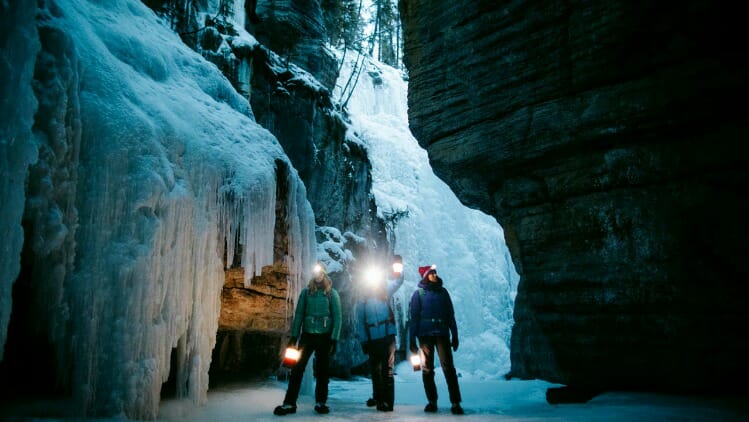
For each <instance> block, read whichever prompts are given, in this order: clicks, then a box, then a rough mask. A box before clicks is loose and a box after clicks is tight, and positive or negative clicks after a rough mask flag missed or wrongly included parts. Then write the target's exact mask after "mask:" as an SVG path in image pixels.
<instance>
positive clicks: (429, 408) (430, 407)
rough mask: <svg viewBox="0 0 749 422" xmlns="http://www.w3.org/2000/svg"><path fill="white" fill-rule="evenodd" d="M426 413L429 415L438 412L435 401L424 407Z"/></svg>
mask: <svg viewBox="0 0 749 422" xmlns="http://www.w3.org/2000/svg"><path fill="white" fill-rule="evenodd" d="M424 411H425V412H429V413H434V412H436V411H437V403H436V402H433V401H430V402H429V403H427V405H426V406H424Z"/></svg>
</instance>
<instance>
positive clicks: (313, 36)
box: [147, 0, 389, 382]
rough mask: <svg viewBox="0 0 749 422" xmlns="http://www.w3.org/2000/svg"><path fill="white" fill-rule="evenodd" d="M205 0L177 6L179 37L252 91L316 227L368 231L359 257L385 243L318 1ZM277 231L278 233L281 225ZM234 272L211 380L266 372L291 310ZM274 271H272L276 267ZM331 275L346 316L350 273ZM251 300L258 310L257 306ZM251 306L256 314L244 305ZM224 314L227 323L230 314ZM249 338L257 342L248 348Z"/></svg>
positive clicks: (349, 327)
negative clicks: (241, 2)
mask: <svg viewBox="0 0 749 422" xmlns="http://www.w3.org/2000/svg"><path fill="white" fill-rule="evenodd" d="M147 3H148V2H147ZM151 3H154V4H153V5H151V7H152V8H153V9H154V10H156V11H157V12H159V13H162V14H166V15H168V16H171V14H173V12H170V10H171V9H170V6H171V4H167V3H166V2H164V1H160V0H153V1H151ZM248 4H249V3H248ZM210 8H211V5H210V4H201V5H197V6H196V5H194V4H190V5H188V4H187V3H185V5H184V7H180V8H178V10H183V9H185V10H190V11H191V14H188V15H186V16H183V15H181V14H177V15H175V16H173V17H172V21H174V22H176V23H175V24H174V28H175V30H176V31H180V32H182V33H184V34H187V35H183V36H182V39H183V41H184V42H185V43H186V44H187V45H190V46H193V48H195V49H196V50H198V51H199V52H200V53H201V54H202V55H203V57H205V58H206V59H208V60H209V61H211V62H213V63H215V64H216V65H217V66H218V67H219V69H221V70H222V72H223V73H224V74H225V75H226V76H227V78H228V79H229V80H230V81H231V82H232V84H233V86H234V87H235V88H236V90H237V91H238V92H240V93H241V94H242V95H243V96H245V97H246V98H248V99H249V101H250V104H251V106H252V110H253V114H254V117H255V120H256V121H257V122H258V123H259V124H260V125H262V126H263V127H264V128H266V129H267V130H268V131H270V132H271V133H272V134H273V135H274V136H275V137H276V138H277V139H278V141H279V142H280V143H281V145H282V146H283V148H284V151H285V152H286V154H287V155H288V157H289V158H290V159H291V162H292V164H293V166H294V168H295V169H296V170H297V172H298V173H299V177H300V178H301V179H302V181H303V182H304V184H305V187H306V190H307V198H308V200H309V202H310V204H311V205H312V209H313V210H314V213H315V223H316V225H317V226H318V227H334V228H336V229H337V230H339V231H340V232H341V233H342V234H344V236H343V239H347V240H351V239H353V238H355V237H361V238H365V239H367V241H368V242H367V244H366V245H364V246H362V245H358V244H356V242H354V241H350V242H349V243H348V244H347V245H346V247H347V249H349V250H352V251H353V252H354V253H355V256H363V255H364V254H368V253H378V251H379V252H381V251H387V250H388V245H389V243H388V240H387V236H386V230H385V225H384V222H383V221H381V220H379V219H378V218H377V215H376V205H375V203H374V197H373V196H372V193H371V189H372V175H371V164H370V162H369V158H368V157H367V152H366V150H365V149H364V148H363V146H362V144H361V143H359V142H357V141H356V140H352V139H350V138H349V137H348V134H347V128H346V123H345V119H346V117H345V114H344V113H342V112H341V111H340V109H339V108H338V107H336V106H334V104H333V102H332V100H331V97H330V95H331V94H330V93H331V91H332V88H333V85H334V84H335V81H336V78H337V76H338V75H337V72H338V69H337V63H336V61H335V59H334V58H333V56H332V55H331V54H330V52H329V51H328V50H327V49H326V48H324V43H325V38H326V31H325V27H324V24H323V14H322V10H321V6H320V2H319V1H312V2H309V1H299V0H283V1H273V2H267V1H262V0H261V1H259V2H258V3H257V7H256V13H257V16H255V17H251V16H238V15H233V14H236V13H237V12H238V10H234V9H233V8H229V9H222V10H223V12H222V13H216V12H215V11H212V9H210ZM206 11H208V12H209V13H208V16H209V17H208V18H206V19H205V21H204V22H200V18H199V17H200V16H202V15H201V13H203V12H206ZM245 12H246V13H247V14H248V15H249V14H250V13H251V11H250V10H246V11H245ZM238 22H244V24H245V25H244V26H245V29H246V30H248V31H249V32H251V33H252V34H253V36H255V37H256V39H257V41H258V42H259V43H248V42H247V41H246V40H245V39H243V38H242V37H241V36H238V35H239V31H240V30H241V28H236V27H234V23H238ZM190 25H192V26H190ZM192 27H196V28H195V29H191V28H192ZM198 27H199V28H200V29H198ZM277 235H278V236H281V237H282V236H284V232H283V230H279V231H277ZM322 237H324V235H323V234H322V233H318V243H322V242H323V241H324V239H322ZM344 243H345V241H344ZM370 249H371V250H370ZM282 256H283V254H280V255H279V257H282ZM334 258H335V257H334ZM279 259H280V258H279ZM233 271H235V272H236V271H238V272H239V274H240V275H241V274H243V272H242V269H241V268H238V269H234V270H231V271H227V284H226V285H225V288H224V289H225V290H224V296H223V298H222V321H220V325H221V326H220V327H219V333H218V337H217V346H216V349H215V350H214V356H213V357H214V359H213V362H212V366H211V382H216V381H217V380H219V381H220V380H225V379H230V378H234V377H240V378H246V377H247V376H263V375H267V374H268V373H269V371H272V370H275V369H277V368H278V365H279V364H280V361H281V354H280V353H281V352H282V348H283V345H285V344H286V343H285V342H286V339H287V334H288V331H289V328H290V322H291V319H290V318H291V315H288V316H287V322H286V323H285V326H284V325H282V324H280V322H281V321H280V320H277V319H274V318H273V317H272V315H274V314H277V313H278V312H280V311H281V310H282V309H280V308H279V306H282V305H283V306H284V308H285V306H286V305H287V304H288V306H289V307H290V310H291V311H292V312H293V309H294V306H295V301H296V297H295V295H294V294H292V296H293V297H292V298H290V299H289V301H288V303H286V302H281V301H278V300H276V299H277V297H276V296H275V294H270V293H268V291H265V289H257V288H255V287H245V286H238V285H234V284H232V281H231V279H232V278H233V277H235V276H236V274H233ZM271 271H272V272H274V274H276V273H277V271H278V269H274V270H271ZM282 272H283V271H281V273H282ZM278 274H280V273H278ZM330 276H331V279H332V280H333V283H334V287H335V288H336V289H338V291H339V293H340V294H341V300H342V303H343V307H344V314H351V309H353V306H354V301H355V298H354V293H353V289H352V281H351V277H350V274H348V272H347V270H346V269H344V270H343V271H340V272H336V273H332V274H330ZM265 277H266V274H265V273H264V274H263V276H262V277H260V279H259V283H261V284H262V283H266V282H267V280H265ZM273 277H275V276H271V278H273ZM270 283H271V284H273V283H272V282H270ZM254 285H255V281H253V286H254ZM257 306H260V307H261V308H258V309H255V307H257ZM250 309H255V311H257V312H255V311H253V312H255V313H253V312H250V313H248V312H249V310H250ZM230 314H231V315H232V318H234V319H235V321H233V323H229V321H228V320H227V319H226V318H228V316H229V315H230ZM266 318H271V319H273V322H272V323H270V325H267V326H257V325H256V324H255V323H253V322H250V320H252V321H255V322H258V321H264V320H266ZM353 324H354V321H353V320H351V319H345V320H344V324H343V328H342V332H341V341H340V343H339V347H338V353H337V354H336V356H334V357H333V361H332V369H331V370H332V372H333V373H334V374H335V375H336V376H344V377H345V376H348V375H349V374H350V368H351V367H352V366H355V365H358V364H360V363H361V361H362V360H363V359H364V357H363V355H362V354H361V349H360V347H359V345H358V342H357V341H355V339H354V335H355V334H354V327H353ZM261 325H262V324H261ZM248 344H253V345H254V346H255V347H246V346H247V345H248Z"/></svg>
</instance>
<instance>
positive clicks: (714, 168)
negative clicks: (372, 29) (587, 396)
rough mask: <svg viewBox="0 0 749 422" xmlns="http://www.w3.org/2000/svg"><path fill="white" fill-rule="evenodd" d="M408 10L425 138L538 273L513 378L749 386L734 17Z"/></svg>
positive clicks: (684, 12) (693, 5) (462, 193)
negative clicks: (747, 380)
mask: <svg viewBox="0 0 749 422" xmlns="http://www.w3.org/2000/svg"><path fill="white" fill-rule="evenodd" d="M400 8H401V14H402V18H403V21H404V34H405V61H406V65H407V67H408V70H409V76H410V84H409V117H410V123H411V127H412V130H413V132H414V134H415V135H416V137H417V138H418V139H419V142H420V143H421V144H422V145H423V146H424V147H426V148H427V149H428V151H429V156H430V160H431V163H432V166H433V167H434V169H435V172H436V173H437V174H438V175H439V176H440V177H442V178H443V179H444V180H445V181H446V182H447V183H448V184H450V186H451V187H452V188H453V190H454V191H455V192H456V193H457V194H458V196H459V197H460V198H461V199H462V200H463V201H464V202H465V203H466V204H468V205H470V206H473V207H476V208H480V209H481V210H483V211H485V212H487V213H489V214H491V215H494V216H495V217H496V218H497V219H498V221H499V222H500V224H501V225H502V226H503V227H504V229H505V234H506V237H507V241H508V245H509V246H510V248H511V251H512V254H513V259H514V261H515V264H516V266H517V269H518V272H519V273H520V274H521V277H522V279H521V282H520V285H519V289H518V296H517V300H516V305H515V306H516V308H515V313H514V316H515V326H514V329H513V334H512V374H511V375H513V376H515V377H520V378H540V379H545V380H548V381H552V382H558V383H563V384H568V385H575V386H582V387H586V388H596V389H599V388H635V389H651V390H652V389H656V390H659V389H662V390H670V391H674V390H676V391H687V390H713V389H719V388H721V387H722V386H723V385H724V384H725V383H726V382H727V381H728V380H731V379H734V378H742V377H745V376H747V374H749V363H747V360H746V358H745V357H746V356H747V353H748V352H749V339H747V335H746V329H745V327H746V326H747V324H748V323H749V315H748V314H747V311H746V309H745V308H746V303H747V297H748V295H747V294H748V293H749V287H747V284H746V280H747V278H748V277H747V276H748V275H749V274H748V273H749V271H747V269H746V266H745V265H743V261H744V254H743V252H740V251H741V250H742V249H743V248H742V243H743V238H744V237H745V236H744V235H745V234H747V233H748V232H749V230H747V229H748V228H749V227H747V222H746V217H745V216H746V215H748V213H749V202H748V201H747V199H746V197H745V195H744V194H743V193H742V191H743V190H744V188H745V187H746V186H747V182H748V181H749V180H748V179H749V177H748V175H747V171H746V170H744V168H745V167H746V164H747V161H748V160H747V158H748V154H747V146H746V139H749V138H748V136H747V135H749V127H748V126H749V125H748V124H747V119H746V117H745V116H744V115H743V114H744V113H743V111H742V109H743V107H737V106H736V105H734V104H742V103H743V102H744V101H745V98H746V94H747V91H748V90H747V82H746V81H747V74H748V72H747V67H746V65H745V64H744V63H746V60H745V59H746V57H745V56H746V53H745V51H746V49H745V48H744V47H742V46H740V44H739V42H738V39H739V38H740V37H739V33H738V29H737V28H739V25H738V24H737V22H736V19H734V18H731V15H732V14H731V13H730V11H728V10H725V9H722V8H721V7H720V6H717V5H712V4H710V3H709V2H695V1H690V2H687V3H684V4H680V5H679V6H678V7H677V8H674V7H671V6H667V5H660V4H651V3H649V2H635V3H632V2H624V1H616V2H605V3H600V4H598V3H585V2H562V1H555V2H551V3H548V2H547V3H544V5H543V6H540V5H538V6H536V5H533V4H529V3H525V2H520V3H512V4H509V5H508V4H499V3H497V4H495V3H494V2H488V1H478V2H477V1H465V0H464V1H457V2H449V4H447V3H444V2H442V3H439V5H438V4H437V3H435V2H430V1H426V0H408V1H401V4H400ZM734 16H735V14H734Z"/></svg>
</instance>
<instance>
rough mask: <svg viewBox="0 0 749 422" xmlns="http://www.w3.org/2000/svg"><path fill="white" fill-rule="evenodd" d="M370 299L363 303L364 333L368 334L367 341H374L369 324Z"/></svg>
mask: <svg viewBox="0 0 749 422" xmlns="http://www.w3.org/2000/svg"><path fill="white" fill-rule="evenodd" d="M368 301H369V298H366V299H364V303H362V312H363V313H364V331H366V333H367V341H372V334H371V333H370V332H369V323H368V322H367V302H368Z"/></svg>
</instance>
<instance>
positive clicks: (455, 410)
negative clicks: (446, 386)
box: [450, 403, 464, 415]
mask: <svg viewBox="0 0 749 422" xmlns="http://www.w3.org/2000/svg"><path fill="white" fill-rule="evenodd" d="M450 411H451V412H453V415H462V414H463V413H464V412H463V408H462V407H460V403H453V407H451V408H450Z"/></svg>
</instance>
